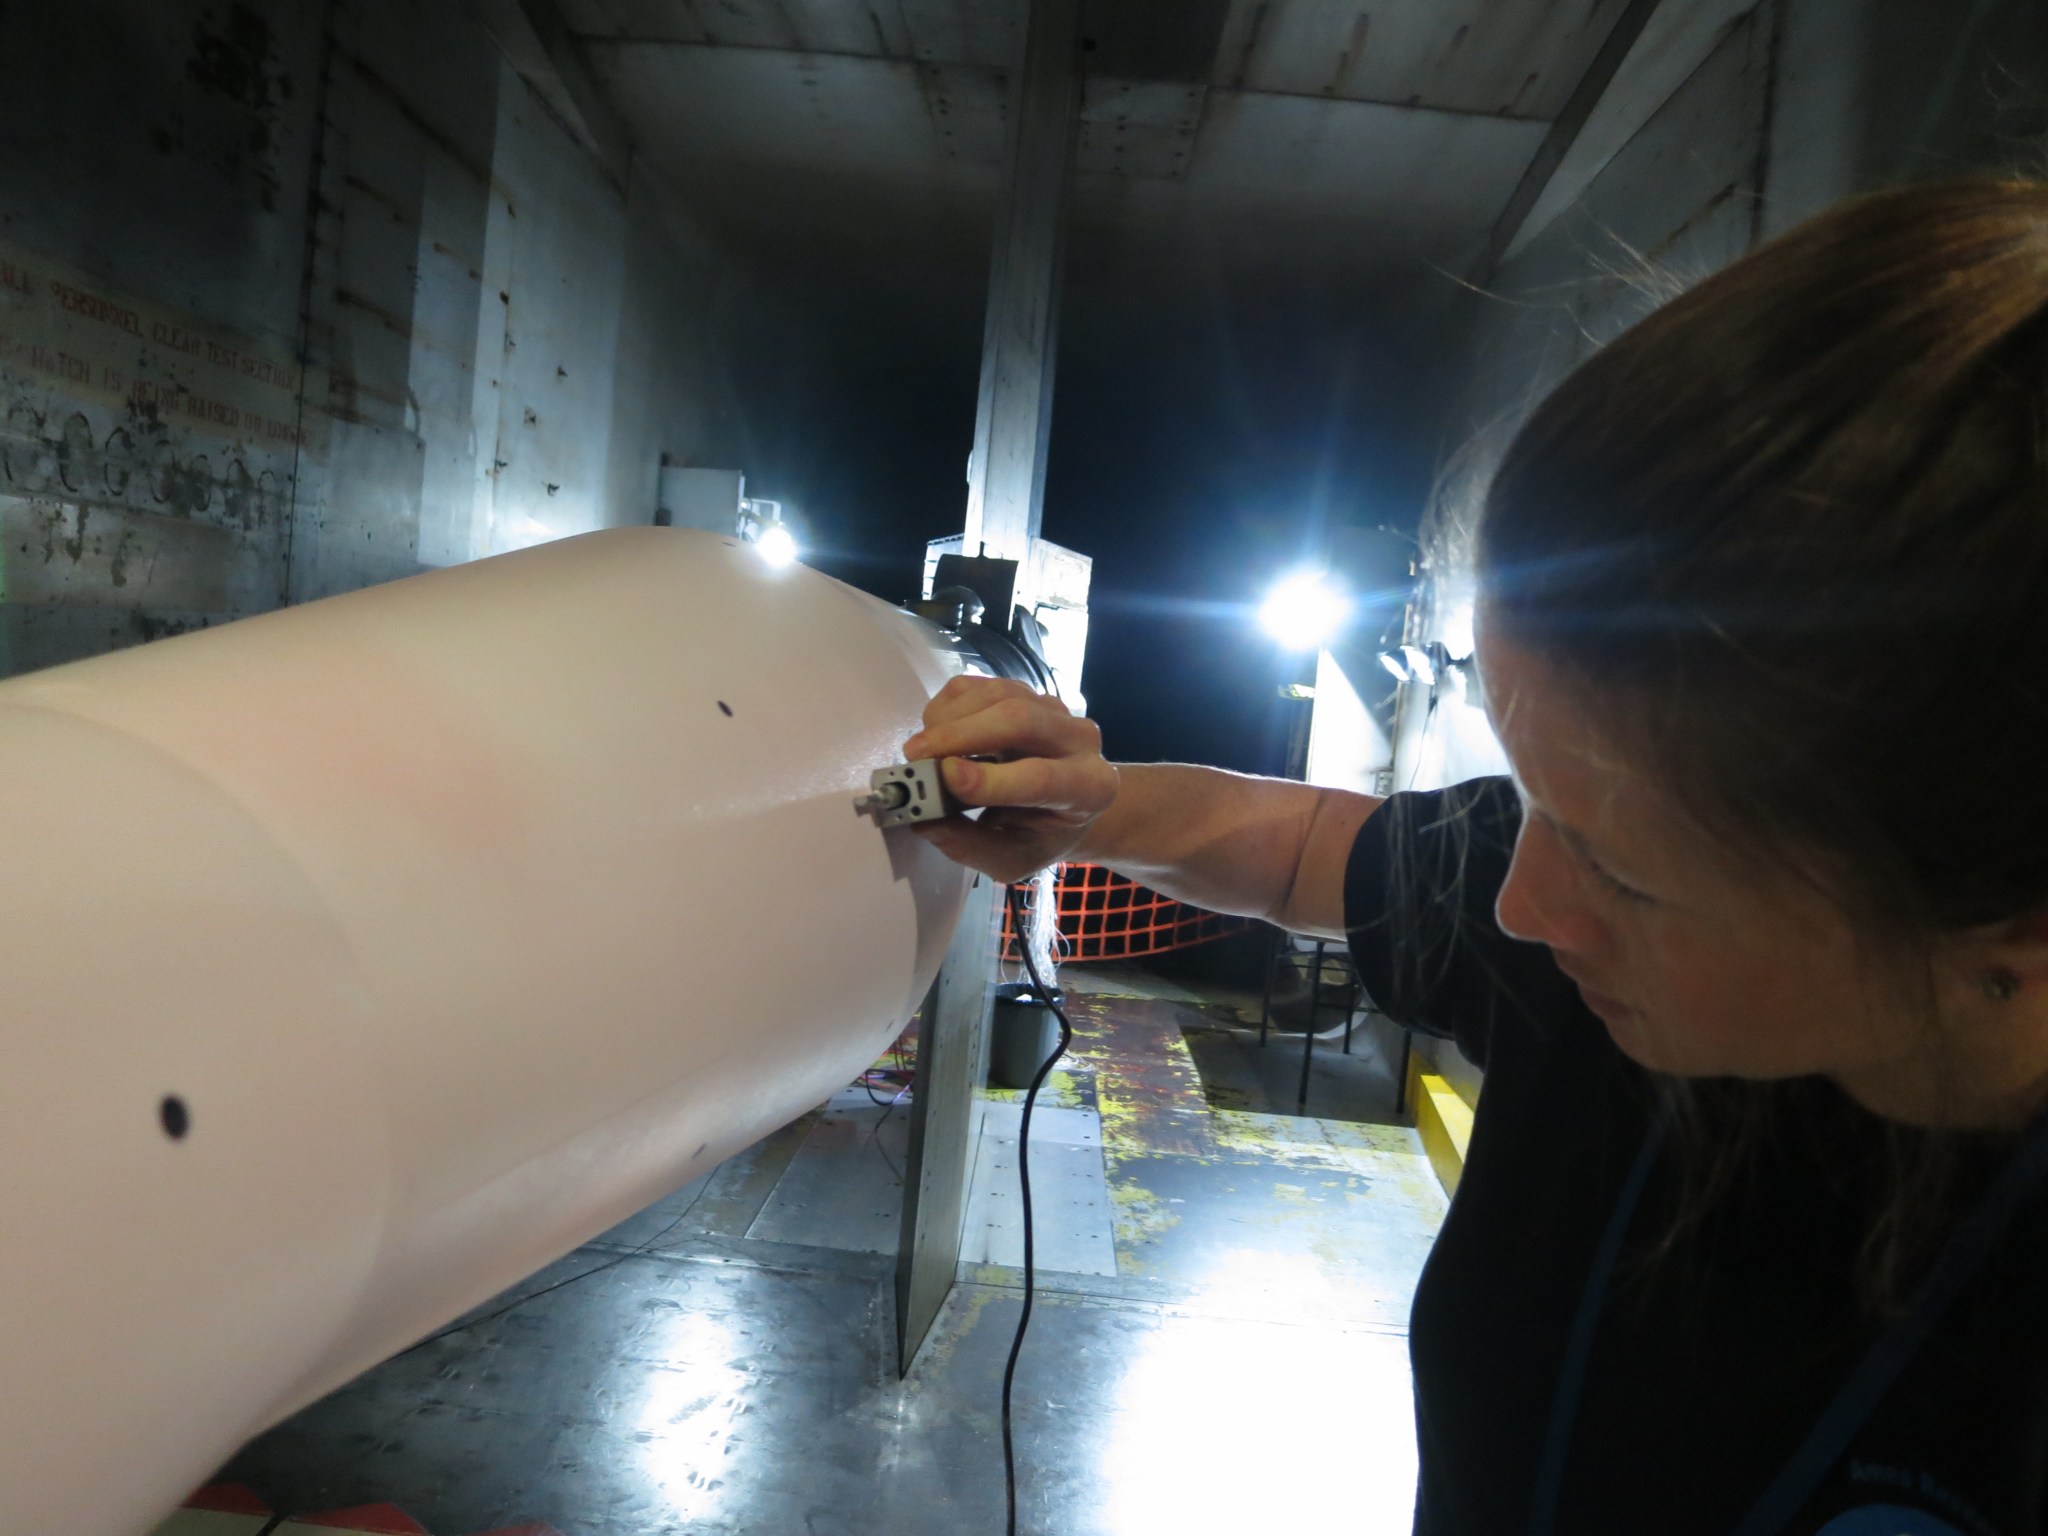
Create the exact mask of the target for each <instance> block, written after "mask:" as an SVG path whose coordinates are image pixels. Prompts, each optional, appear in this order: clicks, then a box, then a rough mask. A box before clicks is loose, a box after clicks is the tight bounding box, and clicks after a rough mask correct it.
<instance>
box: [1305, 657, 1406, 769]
mask: <svg viewBox="0 0 2048 1536" xmlns="http://www.w3.org/2000/svg"><path fill="white" fill-rule="evenodd" d="M1393 760H1394V748H1393V744H1392V743H1391V742H1389V741H1388V740H1387V733H1386V732H1385V731H1383V730H1381V729H1380V726H1379V722H1378V721H1376V720H1374V719H1373V717H1372V712H1371V711H1370V710H1369V709H1367V708H1366V706H1365V701H1364V700H1362V699H1361V698H1359V696H1358V690H1357V688H1356V687H1354V686H1353V685H1352V682H1351V679H1350V678H1349V677H1347V676H1345V674H1344V667H1343V665H1342V663H1340V662H1339V661H1338V660H1337V658H1336V657H1335V656H1333V655H1331V654H1330V653H1329V652H1328V651H1323V652H1320V653H1319V654H1318V655H1317V657H1316V700H1315V710H1314V713H1312V714H1311V715H1310V716H1309V728H1308V772H1307V778H1308V782H1309V783H1311V784H1320V785H1322V786H1324V787H1325V788H1328V789H1349V790H1355V791H1357V792H1358V793H1359V794H1362V795H1369V794H1371V793H1373V785H1374V783H1375V782H1376V781H1377V778H1378V775H1379V771H1380V770H1381V769H1384V768H1386V767H1387V766H1389V765H1390V764H1391V763H1392V762H1393Z"/></svg>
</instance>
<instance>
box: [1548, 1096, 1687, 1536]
mask: <svg viewBox="0 0 2048 1536" xmlns="http://www.w3.org/2000/svg"><path fill="white" fill-rule="evenodd" d="M1663 1146H1664V1119H1663V1117H1662V1116H1661V1115H1658V1116H1654V1117H1653V1118H1652V1119H1651V1121H1650V1131H1649V1134H1648V1135H1647V1136H1645V1137H1644V1138H1643V1145H1642V1149H1641V1150H1640V1151H1638V1152H1637V1153H1636V1160H1635V1163H1634V1165H1633V1166H1631V1167H1630V1169H1629V1171H1628V1178H1627V1179H1626V1180H1625V1181H1623V1183H1622V1186H1621V1197H1620V1198H1619V1199H1618V1200H1616V1201H1615V1202H1614V1210H1613V1213H1612V1214H1611V1215H1609V1216H1608V1218H1607V1230H1606V1231H1605V1232H1602V1233H1601V1234H1600V1246H1599V1247H1598V1248H1597V1249H1595V1250H1594V1253H1593V1267H1592V1268H1591V1269H1590V1270H1588V1271H1587V1272H1586V1288H1585V1290H1584V1291H1582V1292H1581V1293H1580V1294H1579V1310H1578V1312H1577V1313H1576V1314H1575V1315H1574V1316H1573V1318H1572V1331H1571V1333H1570V1334H1569V1335H1568V1336H1567V1337H1566V1341H1565V1348H1564V1366H1563V1368H1562V1369H1561V1370H1559V1372H1558V1374H1557V1395H1556V1396H1555V1397H1554V1398H1553V1399H1552V1400H1551V1404H1550V1432H1549V1434H1547V1435H1546V1436H1545V1437H1544V1441H1543V1460H1542V1461H1541V1462H1540V1463H1538V1466H1537V1471H1536V1491H1535V1495H1534V1497H1533V1498H1532V1499H1531V1501H1530V1505H1529V1536H1551V1533H1552V1532H1553V1531H1554V1530H1555V1529H1556V1528H1557V1504H1558V1500H1559V1498H1561V1497H1562V1496H1563V1494H1564V1465H1565V1458H1566V1457H1567V1456H1568V1455H1569V1454H1570V1452H1571V1448H1572V1428H1573V1426H1574V1425H1575V1424H1577V1422H1578V1417H1579V1396H1580V1394H1581V1393H1582V1392H1583V1391H1584V1389H1585V1385H1586V1365H1587V1362H1588V1361H1590V1360H1591V1359H1592V1357H1593V1334H1594V1332H1595V1330H1597V1329H1598V1328H1599V1326H1600V1314H1601V1312H1603V1311H1604V1310H1606V1307H1607V1284H1608V1282H1609V1281H1610V1280H1612V1279H1613V1278H1614V1266H1615V1262H1616V1261H1617V1260H1619V1259H1620V1257H1621V1245H1622V1243H1623V1241H1624V1240H1625V1239H1626V1238H1627V1237H1628V1228H1629V1223H1630V1222H1631V1221H1633V1220H1634V1219H1635V1214H1636V1207H1637V1206H1638V1205H1640V1204H1641V1203H1642V1199H1643V1190H1644V1189H1645V1187H1647V1186H1648V1184H1649V1182H1650V1171H1651V1169H1653V1168H1655V1167H1656V1166H1657V1154H1658V1153H1659V1152H1660V1151H1661V1150H1663Z"/></svg>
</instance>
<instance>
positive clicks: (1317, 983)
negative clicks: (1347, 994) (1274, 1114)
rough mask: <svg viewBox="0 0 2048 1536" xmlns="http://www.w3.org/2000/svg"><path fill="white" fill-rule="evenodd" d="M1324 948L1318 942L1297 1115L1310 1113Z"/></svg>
mask: <svg viewBox="0 0 2048 1536" xmlns="http://www.w3.org/2000/svg"><path fill="white" fill-rule="evenodd" d="M1323 947H1324V941H1323V940H1321V939H1317V940H1316V954H1315V960H1314V962H1313V964H1314V966H1315V971H1314V973H1313V974H1312V975H1311V976H1310V978H1309V984H1308V1028H1306V1029H1304V1030H1303V1031H1302V1032H1301V1092H1300V1094H1299V1095H1298V1096H1297V1097H1296V1098H1295V1101H1294V1109H1295V1113H1297V1114H1303V1115H1305V1114H1307V1113H1308V1067H1309V1062H1310V1060H1311V1059H1312V1058H1313V1057H1314V1056H1315V1053H1316V1016H1317V1014H1318V1013H1320V1012H1321V1011H1322V1006H1323Z"/></svg>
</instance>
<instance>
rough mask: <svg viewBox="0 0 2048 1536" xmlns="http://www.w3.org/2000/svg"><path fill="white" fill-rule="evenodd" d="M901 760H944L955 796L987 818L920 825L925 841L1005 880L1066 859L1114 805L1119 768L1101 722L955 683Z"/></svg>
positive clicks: (1026, 697) (1006, 685)
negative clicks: (1106, 749) (1107, 750)
mask: <svg viewBox="0 0 2048 1536" xmlns="http://www.w3.org/2000/svg"><path fill="white" fill-rule="evenodd" d="M903 755H904V756H905V757H906V758H909V759H911V760H913V761H914V760H917V759H920V758H938V759H939V760H940V767H939V772H940V773H941V774H942V775H943V776H944V778H945V781H946V788H947V789H948V790H949V791H951V793H952V795H953V797H954V798H955V799H957V800H958V801H959V802H960V803H961V804H962V805H963V806H965V807H967V808H969V809H976V808H979V809H980V810H981V812H982V814H981V815H980V816H979V817H978V818H969V817H965V816H950V817H947V818H946V819H945V820H943V821H933V822H924V823H921V824H920V825H919V826H918V827H917V829H916V830H917V835H918V836H920V837H922V838H924V839H925V840H926V841H927V842H929V843H931V844H932V846H933V847H935V848H937V849H938V850H939V851H940V852H941V853H944V854H945V855H946V856H947V857H948V858H950V859H953V860H956V861H957V862H959V863H962V864H966V865H970V866H972V867H973V868H975V869H979V870H982V871H983V872H985V873H987V874H991V875H994V876H995V877H996V878H998V879H1001V880H1021V879H1022V878H1023V877H1024V876H1026V875H1028V874H1030V873H1032V872H1033V871H1034V870H1039V869H1043V868H1044V867H1045V866H1046V865H1048V864H1052V863H1055V862H1057V861H1058V860H1060V859H1062V858H1064V857H1065V856H1066V855H1067V854H1068V853H1069V852H1071V851H1072V850H1073V849H1074V848H1075V847H1076V846H1077V845H1078V844H1079V843H1080V841H1081V839H1082V836H1083V835H1084V834H1085V833H1086V832H1087V830H1088V827H1089V824H1090V823H1091V822H1093V821H1094V820H1095V818H1096V817H1097V816H1098V815H1100V814H1101V813H1102V811H1104V810H1105V809H1107V808H1108V806H1109V803H1110V801H1112V800H1114V799H1115V798H1116V791H1117V776H1116V769H1115V768H1113V767H1111V766H1110V765H1109V764H1108V763H1107V762H1105V761H1103V757H1102V733H1101V732H1100V731H1099V730H1097V729H1096V726H1095V722H1094V721H1092V720H1088V719H1084V718H1082V717H1080V716H1078V715H1076V714H1074V713H1073V712H1072V711H1071V710H1069V709H1068V708H1067V707H1066V705H1064V704H1062V703H1061V702H1060V701H1059V700H1058V699H1056V698H1053V697H1051V696H1049V695H1047V694H1042V693H1038V692H1036V691H1034V690H1033V689H1031V688H1027V687H1026V686H1025V685H1024V684H1022V683H1018V682H1011V681H1009V680H1007V679H1002V678H989V677H956V678H954V679H953V680H952V681H950V682H949V683H947V684H946V686H945V687H944V688H941V689H940V690H939V691H938V693H937V694H935V695H934V696H933V697H932V700H931V703H930V704H929V705H927V706H926V708H925V712H924V729H923V730H921V731H919V732H918V733H917V734H916V735H914V736H912V737H911V738H910V740H908V741H906V742H905V743H904V744H903Z"/></svg>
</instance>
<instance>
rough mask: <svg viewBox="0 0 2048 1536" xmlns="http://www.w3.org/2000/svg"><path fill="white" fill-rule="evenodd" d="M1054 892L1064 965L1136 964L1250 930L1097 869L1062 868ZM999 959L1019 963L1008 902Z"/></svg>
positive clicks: (1243, 921)
mask: <svg viewBox="0 0 2048 1536" xmlns="http://www.w3.org/2000/svg"><path fill="white" fill-rule="evenodd" d="M1057 889H1058V892H1059V914H1060V939H1061V949H1062V951H1063V954H1064V958H1065V959H1068V960H1083V961H1085V960H1136V959H1139V958H1140V957H1142V956H1145V955H1161V954H1164V953H1166V951H1168V950H1170V949H1187V948H1189V947H1191V946H1192V945H1196V944H1207V943H1208V942H1209V941H1210V940H1211V939H1220V938H1223V937H1224V936H1225V935H1226V934H1232V933H1236V932H1238V931H1239V930H1241V929H1244V928H1248V927H1250V926H1251V919H1250V918H1248V917H1225V916H1224V915H1223V914H1222V913H1221V912H1209V911H1206V910H1204V909H1203V908H1201V907H1191V906H1189V905H1188V904H1187V903H1186V902H1184V901H1175V900H1174V899H1173V898H1172V897H1171V896H1162V895H1160V894H1159V893H1158V892H1157V891H1154V890H1150V889H1148V888H1147V887H1145V886H1142V885H1140V884H1138V883H1137V881H1135V880H1126V879H1125V878H1124V877H1123V876H1122V875H1119V874H1116V873H1115V872H1114V871H1112V870H1108V869H1105V868H1103V867H1102V866H1101V865H1100V864H1067V865H1063V866H1062V867H1061V869H1060V875H1059V885H1058V887H1057ZM1003 958H1004V959H1006V960H1017V959H1020V958H1021V955H1020V953H1019V951H1018V948H1017V937H1016V935H1015V934H1014V933H1013V932H1012V931H1011V929H1010V904H1009V903H1008V902H1004V903H1003Z"/></svg>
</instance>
